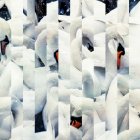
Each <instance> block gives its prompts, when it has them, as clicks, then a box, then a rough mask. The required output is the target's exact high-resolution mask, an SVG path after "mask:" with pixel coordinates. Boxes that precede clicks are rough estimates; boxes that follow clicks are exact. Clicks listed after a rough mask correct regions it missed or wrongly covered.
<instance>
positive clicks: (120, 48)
mask: <svg viewBox="0 0 140 140" xmlns="http://www.w3.org/2000/svg"><path fill="white" fill-rule="evenodd" d="M120 51H122V52H123V53H122V55H125V49H124V47H123V46H122V45H121V43H119V44H118V48H117V52H120Z"/></svg>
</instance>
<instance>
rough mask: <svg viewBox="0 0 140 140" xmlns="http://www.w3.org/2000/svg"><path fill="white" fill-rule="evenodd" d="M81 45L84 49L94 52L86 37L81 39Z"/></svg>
mask: <svg viewBox="0 0 140 140" xmlns="http://www.w3.org/2000/svg"><path fill="white" fill-rule="evenodd" d="M82 43H83V45H84V47H86V48H87V49H88V50H89V51H90V52H93V51H94V46H93V44H92V42H91V41H90V40H89V38H88V37H83V38H82Z"/></svg>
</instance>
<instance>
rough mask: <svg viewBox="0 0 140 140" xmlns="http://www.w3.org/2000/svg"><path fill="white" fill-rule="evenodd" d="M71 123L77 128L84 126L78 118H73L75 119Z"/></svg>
mask: <svg viewBox="0 0 140 140" xmlns="http://www.w3.org/2000/svg"><path fill="white" fill-rule="evenodd" d="M71 125H72V126H73V127H75V128H80V127H81V126H82V123H80V122H78V121H76V120H73V121H72V122H71Z"/></svg>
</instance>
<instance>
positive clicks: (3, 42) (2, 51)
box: [0, 36, 9, 55]
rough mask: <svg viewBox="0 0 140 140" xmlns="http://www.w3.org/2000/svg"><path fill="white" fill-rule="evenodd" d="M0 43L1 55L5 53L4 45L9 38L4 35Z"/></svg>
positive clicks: (7, 42)
mask: <svg viewBox="0 0 140 140" xmlns="http://www.w3.org/2000/svg"><path fill="white" fill-rule="evenodd" d="M0 44H1V53H2V55H5V50H6V46H7V45H8V44H9V39H8V37H7V36H5V39H4V40H2V41H1V42H0Z"/></svg>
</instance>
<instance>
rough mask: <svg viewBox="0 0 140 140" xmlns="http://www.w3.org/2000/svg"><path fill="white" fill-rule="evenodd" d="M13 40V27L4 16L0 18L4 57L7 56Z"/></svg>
mask: <svg viewBox="0 0 140 140" xmlns="http://www.w3.org/2000/svg"><path fill="white" fill-rule="evenodd" d="M10 40H11V29H10V26H9V24H8V23H7V22H6V21H5V20H4V19H2V18H0V55H1V61H3V60H2V59H4V58H7V55H8V54H7V53H9V51H8V46H9V44H10Z"/></svg>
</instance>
